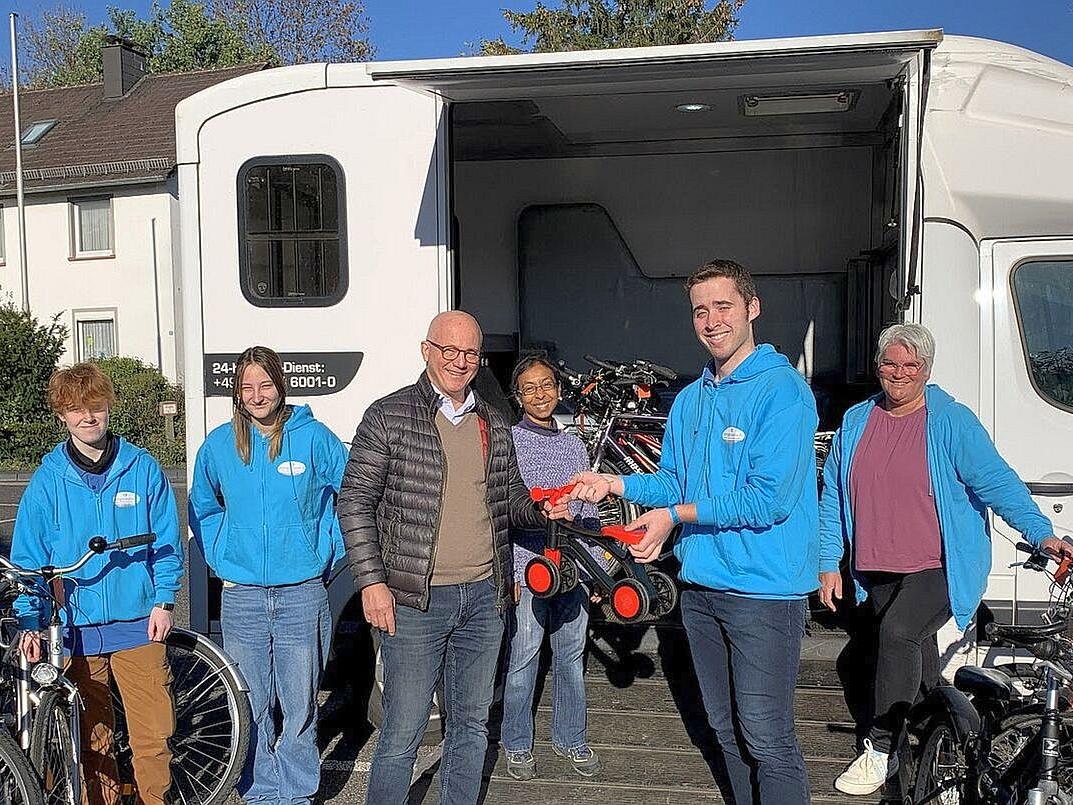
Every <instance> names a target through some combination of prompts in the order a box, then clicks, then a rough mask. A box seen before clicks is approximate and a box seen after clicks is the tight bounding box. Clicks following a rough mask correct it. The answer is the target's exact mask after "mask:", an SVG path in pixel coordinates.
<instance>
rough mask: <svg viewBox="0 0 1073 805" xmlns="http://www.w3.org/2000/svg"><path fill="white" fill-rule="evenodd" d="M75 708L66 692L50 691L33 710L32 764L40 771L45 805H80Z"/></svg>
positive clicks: (31, 729) (38, 773) (31, 732)
mask: <svg viewBox="0 0 1073 805" xmlns="http://www.w3.org/2000/svg"><path fill="white" fill-rule="evenodd" d="M71 716H72V705H71V703H70V702H69V701H68V700H67V696H66V694H65V693H63V692H62V691H59V690H50V691H47V692H46V693H45V694H44V696H42V697H41V702H40V703H39V704H38V705H37V708H36V709H35V710H34V720H33V725H32V726H31V728H30V762H31V763H33V766H34V768H35V769H36V770H37V775H38V777H39V778H40V780H41V789H42V793H43V795H44V802H45V803H46V805H81V799H82V798H81V796H80V793H79V788H80V785H79V779H80V778H79V762H80V761H79V758H78V756H77V753H76V752H75V743H74V734H73V732H72V727H71Z"/></svg>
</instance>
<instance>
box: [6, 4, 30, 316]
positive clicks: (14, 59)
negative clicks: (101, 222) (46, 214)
mask: <svg viewBox="0 0 1073 805" xmlns="http://www.w3.org/2000/svg"><path fill="white" fill-rule="evenodd" d="M18 18H19V15H18V14H15V13H14V12H12V14H11V89H12V92H11V101H12V104H13V105H14V108H15V201H16V204H17V206H18V217H19V276H20V278H21V280H22V310H23V312H24V313H29V312H30V281H29V270H28V268H27V263H26V201H25V199H24V198H23V195H22V122H21V120H20V118H19V40H18V36H17V34H16V32H15V22H16V20H18Z"/></svg>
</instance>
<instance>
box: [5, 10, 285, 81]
mask: <svg viewBox="0 0 1073 805" xmlns="http://www.w3.org/2000/svg"><path fill="white" fill-rule="evenodd" d="M112 35H115V36H120V37H122V38H124V39H127V40H130V41H131V42H133V43H134V44H135V45H136V46H137V47H138V48H139V49H140V50H141V51H142V52H144V53H145V55H146V57H147V59H146V67H147V69H148V71H149V72H150V73H166V72H175V71H184V70H202V69H209V68H214V67H233V66H234V65H237V64H247V63H249V62H256V61H271V60H272V59H273V58H274V54H273V53H272V52H271V50H269V49H268V48H267V47H264V46H260V47H257V46H253V45H251V44H249V43H248V41H247V39H246V38H245V37H244V36H243V32H242V30H241V28H240V27H237V26H235V25H233V24H232V23H230V22H229V21H228V20H226V19H222V18H215V17H212V16H210V15H209V13H208V10H207V9H206V7H205V6H204V5H203V4H201V3H197V2H193V0H172V2H171V4H170V5H168V6H167V7H166V8H165V7H162V6H161V5H159V4H158V3H156V2H154V3H153V5H152V6H151V7H150V9H149V13H148V16H147V17H146V18H145V19H142V18H140V17H139V16H138V15H137V13H135V12H134V11H130V10H125V9H119V8H116V7H114V6H113V7H110V8H109V9H108V21H107V22H106V23H103V24H101V25H95V26H92V27H87V25H86V15H85V13H84V12H82V11H76V10H74V9H71V8H69V7H66V6H63V5H60V6H55V7H53V8H51V9H45V10H44V11H42V12H41V13H40V16H39V17H38V18H37V19H36V20H30V21H28V22H27V24H26V28H25V35H24V39H23V42H24V50H25V53H26V76H25V78H26V82H27V83H28V84H29V85H30V86H31V87H35V88H36V87H64V86H70V85H72V84H88V83H92V82H96V81H100V80H101V79H102V76H103V68H102V64H101V48H102V47H103V46H104V45H105V43H106V42H107V39H108V37H109V36H112ZM20 78H21V77H20Z"/></svg>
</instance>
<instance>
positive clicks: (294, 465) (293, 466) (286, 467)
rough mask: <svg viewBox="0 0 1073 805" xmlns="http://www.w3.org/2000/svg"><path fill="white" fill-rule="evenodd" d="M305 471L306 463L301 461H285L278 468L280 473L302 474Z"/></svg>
mask: <svg viewBox="0 0 1073 805" xmlns="http://www.w3.org/2000/svg"><path fill="white" fill-rule="evenodd" d="M305 471H306V465H305V464H303V463H302V462H301V461H284V462H283V463H282V464H280V465H279V467H278V468H277V470H276V472H278V473H279V474H280V475H301V474H302V473H303V472H305Z"/></svg>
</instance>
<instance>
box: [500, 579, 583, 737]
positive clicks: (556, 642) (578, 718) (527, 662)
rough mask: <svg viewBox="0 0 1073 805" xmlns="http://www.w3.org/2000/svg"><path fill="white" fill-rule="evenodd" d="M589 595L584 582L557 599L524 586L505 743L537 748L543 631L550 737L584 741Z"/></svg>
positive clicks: (506, 698) (515, 621)
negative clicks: (547, 649) (547, 642)
mask: <svg viewBox="0 0 1073 805" xmlns="http://www.w3.org/2000/svg"><path fill="white" fill-rule="evenodd" d="M588 625H589V594H588V592H587V591H586V590H585V588H584V587H583V586H581V585H578V586H577V587H575V588H574V589H573V590H572V591H570V592H569V593H564V594H562V595H557V596H555V597H553V598H535V597H534V596H533V594H532V593H531V592H530V591H529V588H528V587H526V586H524V585H523V586H522V595H521V599H520V600H519V601H518V606H517V607H515V609H514V617H513V618H511V628H510V664H509V667H508V670H507V681H506V688H505V690H504V692H503V731H502V742H503V748H504V749H505V750H507V751H508V752H517V751H521V750H532V748H533V690H534V689H535V688H536V679H537V666H538V665H539V664H540V662H539V661H540V646H541V644H542V643H543V642H544V633H545V632H548V633H550V635H551V657H552V666H551V669H552V694H553V696H554V698H553V699H552V707H551V742H552V743H553V744H555V745H556V746H558V747H559V748H560V749H573V748H574V747H577V746H582V745H583V744H585V743H586V740H585V668H584V665H583V663H582V657H583V655H584V653H585V638H586V635H587V631H588V629H587V627H588Z"/></svg>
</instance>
